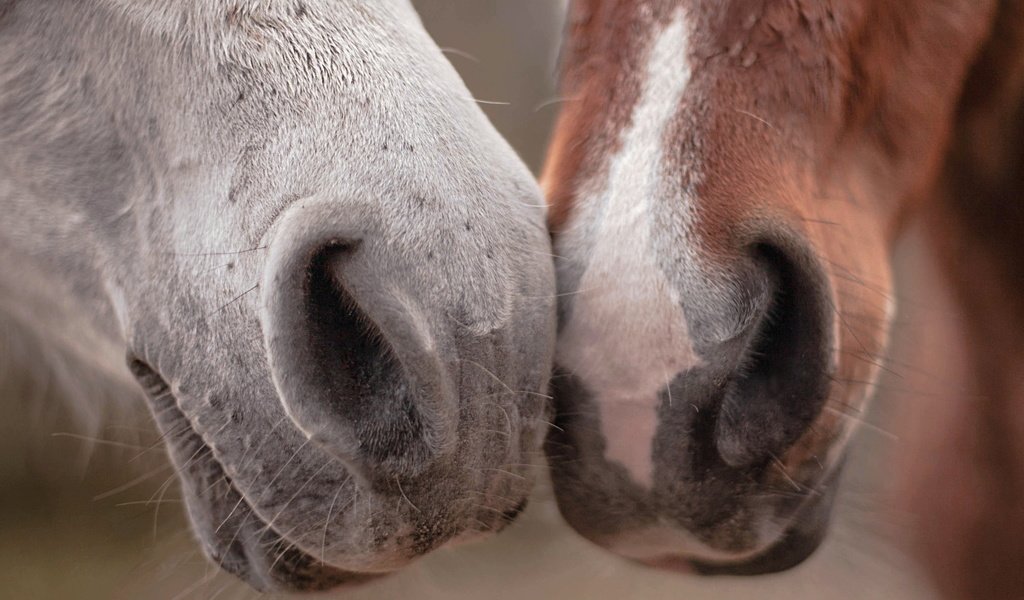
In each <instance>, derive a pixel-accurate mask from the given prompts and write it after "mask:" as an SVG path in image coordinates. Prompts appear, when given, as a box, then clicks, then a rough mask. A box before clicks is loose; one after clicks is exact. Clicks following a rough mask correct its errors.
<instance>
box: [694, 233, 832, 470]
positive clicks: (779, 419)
mask: <svg viewBox="0 0 1024 600" xmlns="http://www.w3.org/2000/svg"><path fill="white" fill-rule="evenodd" d="M787 250H788V251H787ZM787 250H783V249H782V248H780V247H778V246H775V245H767V244H765V245H759V246H757V247H756V248H755V258H756V261H757V263H758V265H759V267H760V268H762V269H764V272H765V273H767V274H768V278H769V279H770V281H771V285H772V286H773V298H772V302H771V304H770V305H769V306H768V308H767V310H766V311H765V312H764V314H763V315H762V317H761V319H760V322H759V323H757V324H756V329H755V330H754V331H753V332H752V335H751V336H749V337H748V338H747V340H748V341H747V344H746V348H745V349H744V351H743V359H742V360H741V361H740V363H739V365H738V366H737V367H736V369H735V373H734V374H733V376H732V377H731V378H730V379H729V381H728V383H727V384H726V388H725V395H724V397H723V399H722V404H721V407H720V412H719V418H718V422H717V424H716V429H715V434H714V437H715V440H716V444H717V448H718V452H719V454H720V455H721V457H722V459H723V460H724V461H725V462H726V463H728V464H729V465H731V466H733V467H743V466H749V465H752V464H755V463H760V462H763V461H765V460H768V459H770V458H771V457H772V456H779V455H781V454H782V452H783V451H785V450H786V449H787V448H788V447H789V446H790V445H792V444H793V443H794V442H795V441H796V440H797V439H798V438H799V437H800V436H801V435H802V434H803V433H804V432H806V430H807V428H808V427H810V425H811V423H812V422H813V421H814V419H815V418H816V417H817V415H818V414H819V412H820V411H821V409H822V406H823V404H824V402H825V399H826V397H827V395H828V390H829V387H830V381H831V379H830V376H829V375H830V372H831V364H832V356H831V354H832V349H831V335H832V333H831V331H832V329H831V316H830V315H831V310H830V306H831V305H830V300H829V296H828V287H827V283H825V279H824V277H823V276H822V275H821V274H820V273H819V272H818V270H817V269H816V267H815V265H814V263H813V261H812V260H810V259H808V258H805V257H803V256H802V253H801V252H800V251H799V250H797V251H793V250H792V249H787Z"/></svg>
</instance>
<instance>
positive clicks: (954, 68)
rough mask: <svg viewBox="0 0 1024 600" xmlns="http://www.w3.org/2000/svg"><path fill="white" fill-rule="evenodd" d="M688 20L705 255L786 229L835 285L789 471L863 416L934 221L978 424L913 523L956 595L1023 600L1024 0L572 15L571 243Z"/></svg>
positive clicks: (582, 6)
mask: <svg viewBox="0 0 1024 600" xmlns="http://www.w3.org/2000/svg"><path fill="white" fill-rule="evenodd" d="M678 7H683V8H684V9H685V10H686V11H687V13H688V16H689V19H690V20H691V21H692V22H693V30H694V33H693V38H692V40H691V44H692V47H691V48H692V49H691V56H690V57H689V58H690V64H691V65H692V66H693V75H692V78H691V82H690V84H689V87H688V90H687V92H686V94H685V96H684V100H683V103H682V106H680V107H679V111H678V118H677V120H676V122H675V123H674V124H673V126H672V127H671V128H670V130H669V131H667V132H666V136H667V139H668V140H671V141H672V143H673V145H674V151H675V152H676V155H675V156H673V157H672V158H673V160H674V164H675V165H676V166H675V167H674V170H673V172H672V173H669V174H667V175H666V176H669V177H677V178H679V180H680V182H681V184H682V189H693V190H694V191H695V193H694V197H695V198H697V199H698V200H697V203H698V206H696V214H697V228H698V236H699V237H700V239H701V242H702V243H701V245H700V247H701V249H702V252H704V253H705V254H706V255H707V256H705V257H704V258H705V259H707V260H709V261H711V262H713V263H715V264H720V265H723V268H728V265H729V264H730V263H731V262H732V261H734V260H735V258H736V257H737V256H738V255H739V253H740V252H741V251H742V248H743V245H744V244H745V243H747V242H748V241H749V240H748V238H747V237H746V236H747V234H748V233H749V231H750V229H751V228H752V227H753V226H754V225H753V224H756V223H757V222H758V221H759V220H763V219H770V220H773V221H782V222H785V223H787V225H788V226H789V227H790V228H791V229H792V230H794V231H796V232H797V233H798V235H800V236H802V237H803V238H804V239H806V240H807V241H808V243H809V244H810V246H811V247H812V248H813V250H814V251H815V253H816V254H817V255H818V257H819V258H820V259H821V260H822V262H823V263H824V264H825V265H826V270H827V275H828V278H829V281H830V284H831V288H832V293H833V304H834V309H835V311H836V318H837V319H838V321H839V323H838V327H839V337H840V340H839V356H838V358H837V363H838V364H837V366H836V374H835V386H834V389H833V392H832V395H831V398H830V406H831V409H832V410H827V411H825V412H823V413H822V414H821V416H820V417H819V418H818V421H817V422H816V423H815V426H814V427H812V428H811V429H810V430H809V431H808V432H807V433H806V434H805V435H804V437H803V438H802V439H801V440H800V441H798V443H797V444H796V445H795V446H793V447H792V448H791V449H790V451H789V452H788V453H787V455H786V456H785V457H783V461H782V462H783V463H784V465H785V469H786V470H788V471H790V472H798V471H799V469H801V468H803V467H806V466H807V465H809V464H810V463H812V462H813V461H815V460H818V458H819V457H820V456H821V455H822V454H823V452H824V449H825V448H826V447H827V446H828V444H830V443H831V442H832V440H833V438H834V437H835V433H836V431H837V429H838V428H839V426H840V423H841V422H842V420H843V415H844V414H845V413H849V412H855V411H857V410H859V408H860V405H861V402H862V400H861V398H862V397H863V396H864V391H865V384H866V383H867V382H868V381H869V380H870V379H871V374H872V372H874V371H875V370H876V369H877V363H878V362H879V360H880V359H881V355H882V354H883V353H884V349H885V344H886V335H887V318H888V316H887V307H886V304H887V302H889V296H890V293H891V292H890V290H891V285H890V281H889V279H890V275H889V269H890V264H889V262H890V259H889V252H890V249H891V244H892V243H893V241H894V239H895V237H896V236H897V235H898V233H899V232H900V231H901V230H902V228H903V224H904V222H905V221H906V219H907V217H908V216H909V215H912V214H915V212H917V211H919V210H922V209H923V211H924V213H925V215H926V218H927V220H928V223H929V224H930V227H931V229H932V232H933V239H935V241H936V242H937V245H938V247H939V248H940V254H941V255H942V257H943V258H944V263H945V265H946V269H947V271H948V272H949V275H950V279H951V281H952V283H953V285H954V287H955V288H956V290H957V292H958V295H959V301H960V303H961V305H962V307H963V310H964V313H965V317H966V323H967V329H968V335H967V338H968V339H967V340H966V343H967V347H968V350H969V352H970V354H971V360H972V363H971V364H972V367H973V369H974V372H975V374H976V380H975V382H974V386H975V388H976V389H977V391H978V393H979V396H978V397H979V398H980V400H977V401H972V400H969V399H967V398H965V399H964V402H965V403H969V402H975V404H972V405H971V408H970V409H969V410H965V411H964V416H965V419H962V420H960V421H958V426H959V427H962V428H963V429H962V430H960V431H949V432H948V436H949V437H950V439H963V440H966V442H969V446H968V447H967V448H966V449H965V450H963V452H964V453H965V456H967V457H968V458H969V459H968V460H965V459H964V458H965V456H957V457H946V458H950V459H951V460H948V461H946V462H940V461H937V462H936V465H937V472H936V474H923V475H921V477H922V478H923V480H925V481H926V483H925V484H924V487H923V488H922V489H924V490H926V491H925V493H922V494H920V496H921V498H920V499H919V501H920V504H919V505H918V507H919V508H920V509H921V511H922V512H923V513H924V514H926V515H928V517H926V520H928V521H929V522H932V521H934V523H933V525H934V527H933V528H932V529H929V530H928V531H927V532H926V535H925V538H924V540H923V542H924V544H923V545H924V548H925V549H924V551H923V553H922V556H924V557H925V558H926V559H927V560H928V561H929V562H930V564H932V565H933V566H935V569H933V570H934V571H935V573H936V574H937V577H938V579H939V581H940V583H942V585H943V588H944V589H946V590H948V591H949V593H950V594H951V597H957V598H980V597H986V598H995V597H1006V598H1010V597H1014V598H1019V597H1024V575H1020V573H1021V572H1022V569H1021V566H1022V563H1024V559H1022V558H1021V557H1022V556H1024V541H1022V540H1024V447H1022V446H1024V443H1021V442H1020V441H1019V440H1021V439H1024V416H1022V415H1024V412H1022V411H1021V410H1020V402H1021V401H1022V400H1024V383H1022V382H1024V369H1022V366H1021V365H1024V341H1021V340H1022V339H1024V338H1021V336H1020V332H1021V331H1024V287H1022V285H1024V283H1022V282H1024V260H1021V256H1020V255H1021V251H1020V247H1021V246H1020V245H1021V243H1022V242H1021V240H1024V208H1022V207H1024V204H1022V203H1021V202H1020V199H1021V196H1022V194H1024V180H1022V177H1024V175H1022V174H1024V151H1022V146H1021V141H1020V140H1021V139H1024V103H1022V102H1021V98H1022V96H1024V42H1022V40H1024V3H1022V2H1020V1H1019V0H1008V1H1004V2H997V1H996V0H984V1H980V2H979V1H975V0H939V1H925V0H907V1H901V2H894V1H891V2H890V1H884V0H847V1H843V2H840V1H828V2H820V1H811V0H789V1H781V0H779V1H777V0H759V1H756V2H704V1H699V0H576V1H575V2H573V4H572V8H571V25H570V27H569V30H568V40H567V42H566V45H567V53H566V56H565V59H564V61H563V83H562V85H563V90H562V94H563V96H565V97H567V98H568V99H569V100H570V101H569V102H568V103H567V104H566V105H565V108H564V110H563V112H562V114H561V116H560V119H559V121H558V125H557V128H556V131H555V134H554V137H553V140H552V144H551V148H550V150H549V157H548V162H547V165H546V169H545V172H544V187H545V190H546V192H547V194H548V200H549V203H550V205H551V212H550V222H551V228H552V231H553V234H554V235H555V236H556V238H557V236H558V233H559V232H560V231H562V230H564V229H565V228H566V227H567V226H569V225H570V224H571V223H572V219H573V210H574V206H575V203H576V202H577V193H578V190H579V189H580V187H581V185H582V184H583V183H584V182H586V181H588V180H591V179H593V178H594V177H597V176H599V175H600V174H602V173H603V172H604V171H603V170H604V169H605V168H606V166H607V165H606V163H607V160H608V158H609V156H611V155H612V154H613V153H614V152H615V150H616V148H617V144H618V136H619V133H620V132H621V131H623V130H624V128H625V127H626V126H627V125H628V123H629V119H630V115H631V112H632V109H633V107H634V105H635V103H636V101H637V96H638V89H639V87H640V85H641V82H640V81H638V78H639V76H640V73H642V69H641V68H640V65H638V61H639V60H640V58H639V57H640V56H642V50H643V48H644V43H645V38H646V37H649V30H650V29H651V28H652V27H653V26H654V24H655V23H658V22H662V21H664V20H665V19H667V18H668V17H669V16H670V15H671V14H672V12H673V11H674V10H676V9H677V8H678ZM986 40H988V41H986ZM950 148H952V150H950ZM698 170H699V176H698V175H695V174H694V173H695V172H696V171H698ZM937 182H940V183H939V184H938V185H937ZM937 189H938V190H940V191H939V192H938V193H936V190H937ZM932 198H936V200H935V201H931V199H932ZM966 442H965V443H966ZM954 448H955V447H951V449H950V451H951V452H958V451H959V450H955V449H954ZM953 458H955V459H957V460H952V459H953ZM967 469H976V470H977V472H974V473H967V472H966V471H965V470H967ZM937 474H941V475H943V476H944V479H943V480H944V481H946V484H945V485H946V487H945V488H944V489H943V490H936V488H937V487H938V486H939V484H938V482H939V481H940V479H939V478H938V477H937ZM931 475H936V476H935V477H931ZM968 476H970V477H971V478H973V479H969V480H968V479H965V478H967V477H968ZM950 478H952V480H953V481H965V480H966V481H974V482H976V483H977V486H978V490H977V492H976V493H977V495H978V500H977V501H976V503H974V504H972V505H971V508H970V510H971V511H972V512H970V514H967V512H962V513H959V514H958V513H949V512H948V511H945V512H944V511H943V506H942V501H941V500H940V498H942V497H943V493H946V494H960V493H963V491H962V490H961V489H960V487H958V486H957V485H951V484H949V480H950ZM972 489H973V488H972ZM936 491H939V492H942V493H932V492H936ZM954 504H955V503H954ZM968 504H970V503H968ZM966 510H967V509H965V511H966ZM929 511H931V512H929Z"/></svg>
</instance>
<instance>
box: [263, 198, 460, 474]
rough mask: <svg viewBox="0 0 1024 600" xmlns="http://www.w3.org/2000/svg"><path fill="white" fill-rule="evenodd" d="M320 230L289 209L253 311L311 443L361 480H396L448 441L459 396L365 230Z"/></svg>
mask: <svg viewBox="0 0 1024 600" xmlns="http://www.w3.org/2000/svg"><path fill="white" fill-rule="evenodd" d="M328 227H330V224H329V223H328V224H326V225H325V224H324V223H320V222H316V223H311V222H310V221H309V220H306V218H305V217H304V216H303V213H302V212H301V211H296V212H295V213H293V214H289V215H287V216H286V218H285V219H284V220H283V223H282V225H281V226H280V231H279V232H278V233H277V235H276V236H275V240H274V242H273V243H272V244H271V258H270V260H269V261H268V266H267V272H266V274H265V277H264V285H265V287H264V289H263V303H264V307H263V314H262V319H263V325H264V335H265V338H266V343H267V354H268V358H269V361H270V366H271V372H272V373H273V376H274V383H275V385H276V386H277V390H278V394H279V396H280V399H281V403H282V405H283V406H284V408H285V410H286V412H287V414H288V416H289V417H291V419H292V421H293V422H294V423H295V425H296V426H297V427H298V428H299V429H300V430H301V431H302V432H304V433H305V434H306V435H307V436H308V437H309V439H310V441H312V442H313V443H315V444H318V445H319V446H321V447H322V448H324V449H325V450H327V451H328V452H330V453H331V454H333V455H334V456H336V457H337V458H339V459H340V460H341V461H342V462H343V463H344V464H345V465H346V467H347V468H348V469H349V471H350V472H352V473H353V474H354V475H355V476H356V477H358V478H360V479H361V480H362V481H363V482H364V483H366V484H369V485H372V486H373V487H375V488H378V489H381V488H385V487H388V488H393V487H394V484H395V482H396V480H398V479H401V478H406V477H411V476H414V475H417V474H419V473H420V472H422V471H423V470H424V469H425V468H427V466H428V465H430V464H431V463H432V462H433V461H434V460H435V459H437V458H439V457H440V456H441V455H445V454H446V453H447V452H448V451H449V450H450V449H451V447H452V445H453V443H454V442H453V440H454V438H455V431H454V429H455V422H456V420H457V398H456V396H455V392H454V391H453V389H454V388H453V385H452V383H451V382H450V381H449V379H450V377H449V375H448V373H447V370H446V369H445V367H444V362H443V360H442V358H441V356H440V354H439V350H437V346H438V344H437V343H436V342H435V340H434V337H433V332H432V331H431V329H430V323H431V320H430V319H429V317H428V316H427V315H426V313H425V312H424V310H425V309H424V307H423V306H422V302H421V301H419V299H418V298H417V297H416V296H415V294H414V293H413V292H412V291H410V290H407V289H405V288H407V287H408V286H407V285H403V284H404V283H405V282H404V281H403V280H402V278H401V268H400V265H399V266H396V265H387V264H380V263H381V262H382V259H380V258H378V257H379V253H377V252H376V251H375V248H374V245H373V242H374V239H373V238H372V237H367V235H366V234H365V232H360V233H357V234H349V235H340V234H338V233H336V232H335V233H333V234H331V231H330V229H328ZM336 228H337V226H335V229H336ZM399 485H400V483H399Z"/></svg>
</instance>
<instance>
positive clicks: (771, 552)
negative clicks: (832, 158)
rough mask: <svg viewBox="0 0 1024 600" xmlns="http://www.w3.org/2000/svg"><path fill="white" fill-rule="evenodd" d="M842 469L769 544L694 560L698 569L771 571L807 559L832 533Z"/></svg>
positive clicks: (700, 571) (745, 572)
mask: <svg viewBox="0 0 1024 600" xmlns="http://www.w3.org/2000/svg"><path fill="white" fill-rule="evenodd" d="M838 466H841V463H840V465H837V467H838ZM840 470H841V469H839V468H834V469H833V470H832V471H831V472H830V473H829V474H828V475H826V476H825V477H824V478H823V482H824V483H825V485H826V486H827V487H825V491H824V492H823V493H821V494H819V495H816V496H808V497H807V498H806V499H805V501H804V502H802V503H801V504H800V505H799V506H798V507H797V508H796V510H795V511H794V512H793V516H792V517H791V521H790V523H789V526H788V527H787V529H786V530H785V531H784V533H783V534H782V536H781V537H780V538H779V539H778V540H776V541H775V542H774V543H772V544H771V545H769V546H768V547H767V548H765V549H763V550H762V551H760V552H757V553H755V554H754V555H753V556H750V557H747V558H745V559H743V560H740V561H737V562H729V563H721V562H714V561H701V560H691V561H689V562H690V565H691V566H692V567H693V570H694V572H696V573H697V574H699V575H739V576H750V575H768V574H772V573H780V572H782V571H787V570H789V569H792V568H794V567H796V566H798V565H800V564H801V563H803V562H804V561H805V560H807V559H808V558H810V557H811V555H813V554H814V552H815V551H816V550H817V549H818V547H819V546H821V543H822V542H823V541H824V540H825V537H826V535H827V534H828V530H829V524H830V521H831V516H832V512H833V511H832V509H833V506H834V504H835V498H836V485H835V480H836V479H837V477H838V474H839V472H840Z"/></svg>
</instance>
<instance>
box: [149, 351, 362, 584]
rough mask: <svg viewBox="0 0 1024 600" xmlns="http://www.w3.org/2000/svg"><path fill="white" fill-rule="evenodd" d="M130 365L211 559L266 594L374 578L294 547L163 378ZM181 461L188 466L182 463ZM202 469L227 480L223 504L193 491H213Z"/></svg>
mask: <svg viewBox="0 0 1024 600" xmlns="http://www.w3.org/2000/svg"><path fill="white" fill-rule="evenodd" d="M129 365H130V368H131V370H132V372H133V373H134V374H135V376H136V378H137V379H138V380H139V383H140V384H141V385H142V387H143V389H144V390H145V392H146V395H147V397H148V398H149V404H150V409H151V411H152V413H153V416H154V419H155V421H156V423H157V426H158V428H159V429H160V431H161V434H162V436H163V437H164V438H165V443H166V444H167V447H168V448H167V449H168V454H169V455H170V458H171V461H172V463H174V466H175V468H176V469H177V471H178V476H179V477H180V478H181V479H182V482H183V484H184V485H183V492H185V496H186V505H187V506H188V508H189V511H188V512H189V521H190V522H191V523H192V526H193V528H194V529H195V531H196V533H197V534H198V535H197V537H198V538H199V539H200V542H201V544H202V546H203V549H204V551H205V552H206V553H207V555H208V556H209V558H210V560H211V561H213V562H214V563H215V564H217V565H218V566H219V567H220V568H222V569H224V570H225V571H227V572H229V573H231V574H232V575H235V576H236V577H238V578H239V579H241V580H243V581H245V582H246V583H247V584H249V585H250V586H252V587H253V588H255V589H257V590H260V591H266V590H271V589H276V590H290V591H321V590H326V589H329V588H332V587H336V586H338V585H341V584H343V583H356V582H359V581H363V580H366V579H370V578H372V577H374V575H372V574H365V573H354V572H349V571H344V570H342V569H338V568H335V567H333V566H331V565H329V564H327V563H324V562H323V561H322V560H321V559H318V558H316V557H314V556H312V555H310V554H308V553H306V552H305V551H303V550H301V549H299V548H298V547H296V546H294V545H293V544H292V543H291V542H290V541H289V540H288V538H287V536H285V535H282V534H281V533H280V532H279V531H277V530H276V529H274V528H273V526H272V524H271V523H267V522H266V521H264V520H263V519H262V518H261V517H260V516H259V515H258V514H257V513H256V512H255V511H254V510H253V509H252V507H251V505H250V504H249V502H248V501H247V500H246V498H245V496H244V495H243V494H242V493H241V491H240V490H239V489H238V487H237V486H236V485H235V483H234V481H233V480H232V478H231V477H230V476H229V475H228V474H227V472H226V471H225V469H224V465H223V463H222V462H221V461H220V460H219V459H218V458H217V457H216V454H215V453H214V452H213V447H212V446H211V445H210V444H208V443H207V442H206V440H205V439H204V438H203V436H202V435H201V434H200V433H199V432H198V431H196V429H195V427H193V424H192V421H191V420H190V419H189V418H188V416H187V415H186V414H185V413H184V412H183V411H182V410H181V408H180V406H179V404H178V400H177V398H176V397H175V395H174V394H173V393H172V392H171V390H170V387H169V386H168V385H167V384H166V382H165V381H164V380H163V378H162V377H161V376H160V375H159V374H158V373H157V372H156V371H155V370H153V369H152V368H151V367H149V366H148V365H146V364H145V363H143V362H141V361H139V360H137V359H134V358H131V359H130V360H129ZM181 457H184V460H185V462H184V463H182V464H178V463H179V462H180V460H181ZM200 463H202V464H200ZM199 468H205V469H206V471H205V472H204V473H202V475H203V478H202V479H209V480H211V481H217V482H220V481H223V482H224V485H226V490H224V492H223V494H222V495H221V500H222V502H221V503H220V505H219V506H218V505H217V504H216V503H214V502H211V501H210V500H209V499H208V498H209V496H207V498H206V499H204V498H202V497H201V496H200V494H196V493H194V492H195V490H192V489H191V488H192V487H193V486H194V485H199V486H200V487H199V488H197V489H202V488H205V490H204V492H205V493H208V492H209V491H210V490H211V488H212V487H213V486H207V485H205V484H203V483H199V482H197V481H196V480H197V479H200V477H199V476H198V475H199V474H198V473H197V472H196V471H197V469H199ZM218 508H220V509H223V511H224V512H226V516H225V515H224V512H220V511H218V510H217V509H218ZM196 510H208V511H211V512H212V513H213V514H211V515H209V517H211V519H210V521H209V523H202V522H201V520H202V516H203V515H196V514H194V511H196ZM222 531H223V533H222ZM268 547H269V549H270V550H269V551H267V550H266V549H267V548H268ZM260 563H265V564H262V565H261V564H260ZM261 566H262V568H260V567H261Z"/></svg>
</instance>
